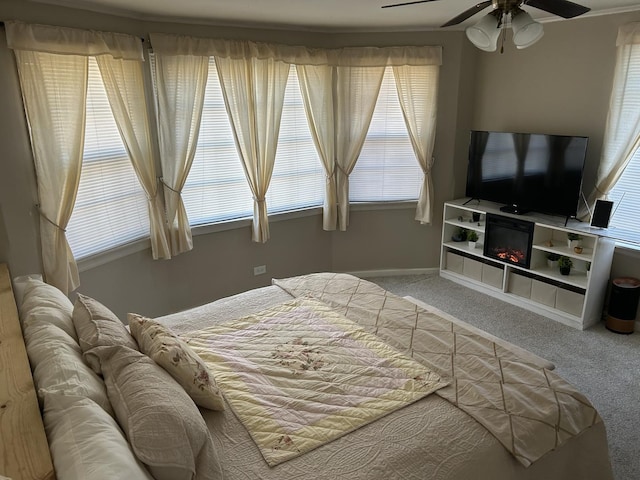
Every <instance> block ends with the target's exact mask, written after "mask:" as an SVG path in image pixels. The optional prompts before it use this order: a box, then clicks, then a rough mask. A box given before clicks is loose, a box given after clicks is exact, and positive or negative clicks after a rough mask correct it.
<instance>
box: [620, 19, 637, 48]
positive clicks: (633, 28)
mask: <svg viewBox="0 0 640 480" xmlns="http://www.w3.org/2000/svg"><path fill="white" fill-rule="evenodd" d="M622 45H640V22H634V23H628V24H626V25H623V26H621V27H620V29H619V30H618V40H617V41H616V46H617V47H620V46H622Z"/></svg>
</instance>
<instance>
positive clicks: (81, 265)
mask: <svg viewBox="0 0 640 480" xmlns="http://www.w3.org/2000/svg"><path fill="white" fill-rule="evenodd" d="M415 207H416V201H415V200H414V201H406V202H362V203H354V204H352V205H351V211H352V212H363V211H373V210H379V211H381V210H401V209H409V208H415ZM314 215H322V207H310V208H304V209H301V210H294V211H291V212H283V213H272V214H270V215H269V222H271V223H274V222H282V221H286V220H293V219H296V218H304V217H311V216H314ZM251 221H252V219H251V218H239V219H236V220H229V221H226V222H218V223H210V224H205V225H196V226H194V227H192V228H191V234H192V235H193V236H194V237H195V236H198V235H208V234H210V233H217V232H224V231H227V230H235V229H237V228H245V227H250V226H251ZM150 248H151V242H150V241H149V239H148V238H142V239H140V240H136V241H134V242H131V243H127V244H126V245H121V246H119V247H116V248H112V249H111V250H107V251H104V252H100V253H96V254H95V255H91V256H88V257H85V258H82V259H80V260H78V261H77V264H78V271H80V272H86V271H88V270H91V269H93V268H96V267H99V266H101V265H104V264H107V263H110V262H113V261H115V260H118V259H119V258H122V257H126V256H128V255H132V254H134V253H137V252H141V251H143V250H148V249H150Z"/></svg>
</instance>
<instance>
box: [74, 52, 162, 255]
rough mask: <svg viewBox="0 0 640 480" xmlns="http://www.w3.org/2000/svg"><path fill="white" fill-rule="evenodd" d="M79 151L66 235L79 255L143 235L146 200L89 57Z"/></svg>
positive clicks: (146, 227) (146, 220)
mask: <svg viewBox="0 0 640 480" xmlns="http://www.w3.org/2000/svg"><path fill="white" fill-rule="evenodd" d="M88 78H89V83H88V88H87V107H86V112H87V114H86V124H85V140H84V154H83V160H82V173H81V175H80V185H79V187H78V194H77V197H76V203H75V206H74V209H73V214H72V215H71V219H70V221H69V224H68V225H67V239H68V242H69V245H70V247H71V250H72V252H73V255H74V257H75V258H76V259H81V258H84V257H87V256H90V255H93V254H95V253H98V252H101V251H105V250H109V249H111V248H114V247H117V246H120V245H123V244H126V243H129V242H132V241H134V240H137V239H139V238H144V237H148V236H149V214H148V209H147V199H146V196H145V193H144V191H143V190H142V187H141V186H140V184H139V182H138V179H137V177H136V174H135V172H134V170H133V167H132V166H131V162H130V161H129V155H128V154H127V151H126V149H125V147H124V144H123V143H122V139H121V137H120V133H119V132H118V127H117V125H116V122H115V120H114V118H113V113H112V112H111V107H110V106H109V101H108V99H107V94H106V92H105V89H104V85H103V83H102V77H101V75H100V70H99V68H98V64H97V63H96V61H95V58H93V57H90V58H89V72H88Z"/></svg>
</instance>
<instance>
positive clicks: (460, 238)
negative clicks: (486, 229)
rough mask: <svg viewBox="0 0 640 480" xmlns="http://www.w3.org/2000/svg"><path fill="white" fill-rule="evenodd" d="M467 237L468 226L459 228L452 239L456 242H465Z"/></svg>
mask: <svg viewBox="0 0 640 480" xmlns="http://www.w3.org/2000/svg"><path fill="white" fill-rule="evenodd" d="M466 239H467V229H466V228H462V227H460V228H458V229H457V230H456V233H454V234H453V235H452V236H451V240H453V241H454V242H464V241H465V240H466Z"/></svg>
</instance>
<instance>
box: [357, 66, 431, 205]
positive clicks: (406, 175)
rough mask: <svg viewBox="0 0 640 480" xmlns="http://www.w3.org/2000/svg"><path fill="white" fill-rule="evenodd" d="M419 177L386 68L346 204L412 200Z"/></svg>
mask: <svg viewBox="0 0 640 480" xmlns="http://www.w3.org/2000/svg"><path fill="white" fill-rule="evenodd" d="M422 177H423V174H422V169H421V168H420V165H419V164H418V160H417V159H416V156H415V154H414V152H413V147H412V146H411V140H410V139H409V134H408V133H407V127H406V126H405V123H404V119H403V117H402V108H401V107H400V101H399V100H398V94H397V91H396V84H395V80H394V76H393V69H392V67H387V68H386V70H385V72H384V78H383V80H382V86H381V87H380V94H379V95H378V101H377V102H376V107H375V111H374V113H373V118H372V119H371V125H370V126H369V131H368V132H367V139H366V140H365V142H364V146H363V147H362V152H361V153H360V157H359V158H358V161H357V163H356V166H355V168H354V169H353V172H351V175H349V201H351V202H375V201H399V200H416V199H417V198H418V196H419V194H420V186H421V185H422Z"/></svg>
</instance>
